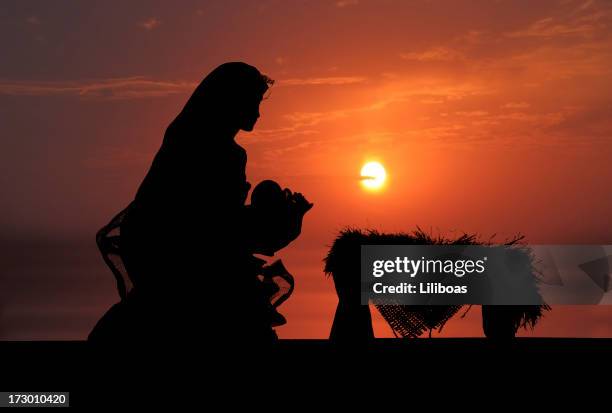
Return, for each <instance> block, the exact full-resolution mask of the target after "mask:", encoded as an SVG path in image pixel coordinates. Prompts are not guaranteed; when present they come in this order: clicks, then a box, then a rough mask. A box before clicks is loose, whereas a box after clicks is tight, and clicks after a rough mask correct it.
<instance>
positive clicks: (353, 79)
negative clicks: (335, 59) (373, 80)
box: [279, 76, 366, 86]
mask: <svg viewBox="0 0 612 413" xmlns="http://www.w3.org/2000/svg"><path fill="white" fill-rule="evenodd" d="M365 81H366V78H365V77H362V76H335V77H308V78H294V79H284V80H280V81H279V84H280V85H282V86H322V85H324V86H336V85H350V84H355V83H363V82H365Z"/></svg>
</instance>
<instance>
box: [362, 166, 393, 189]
mask: <svg viewBox="0 0 612 413" xmlns="http://www.w3.org/2000/svg"><path fill="white" fill-rule="evenodd" d="M386 178H387V172H386V171H385V168H384V166H382V164H380V163H379V162H368V163H366V164H365V165H363V166H362V167H361V185H362V186H363V187H364V188H366V189H370V190H378V189H380V188H382V187H383V185H384V184H385V180H386Z"/></svg>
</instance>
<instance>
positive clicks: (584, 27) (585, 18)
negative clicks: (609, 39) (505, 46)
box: [507, 1, 611, 38]
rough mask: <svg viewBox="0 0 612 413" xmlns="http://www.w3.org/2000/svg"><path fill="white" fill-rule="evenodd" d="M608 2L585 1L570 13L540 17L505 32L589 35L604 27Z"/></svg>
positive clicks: (608, 9)
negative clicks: (523, 26)
mask: <svg viewBox="0 0 612 413" xmlns="http://www.w3.org/2000/svg"><path fill="white" fill-rule="evenodd" d="M610 14H611V10H610V8H609V4H606V3H603V5H602V4H601V3H595V2H593V1H586V2H584V3H582V4H580V5H579V6H578V7H577V8H576V9H574V10H573V11H572V12H570V13H563V14H559V15H554V16H547V17H544V18H541V19H539V20H537V21H535V22H534V23H532V24H530V25H529V26H528V27H526V28H524V29H520V30H516V31H513V32H510V33H508V34H507V36H508V37H543V38H553V37H570V36H582V37H589V36H592V35H593V34H594V33H595V32H597V31H600V30H603V29H606V27H607V24H606V22H605V20H606V18H608V17H610Z"/></svg>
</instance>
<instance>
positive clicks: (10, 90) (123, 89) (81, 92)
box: [0, 77, 196, 99]
mask: <svg viewBox="0 0 612 413" xmlns="http://www.w3.org/2000/svg"><path fill="white" fill-rule="evenodd" d="M195 86H196V83H194V82H183V81H162V80H154V79H148V78H146V77H128V78H112V79H99V80H92V81H80V82H79V81H66V82H30V81H2V80H0V94H3V95H15V96H17V95H21V96H77V97H82V98H100V99H136V98H148V97H162V96H169V95H174V94H180V93H186V92H189V91H191V90H193V88H195Z"/></svg>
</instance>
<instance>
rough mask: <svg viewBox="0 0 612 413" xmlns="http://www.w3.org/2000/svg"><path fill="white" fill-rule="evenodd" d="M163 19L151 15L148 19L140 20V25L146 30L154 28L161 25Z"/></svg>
mask: <svg viewBox="0 0 612 413" xmlns="http://www.w3.org/2000/svg"><path fill="white" fill-rule="evenodd" d="M160 24H161V21H160V20H159V19H158V18H157V17H150V18H148V19H147V20H145V21H143V22H140V23H139V26H140V27H142V28H143V29H145V30H153V29H156V28H157V27H159V25H160Z"/></svg>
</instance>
